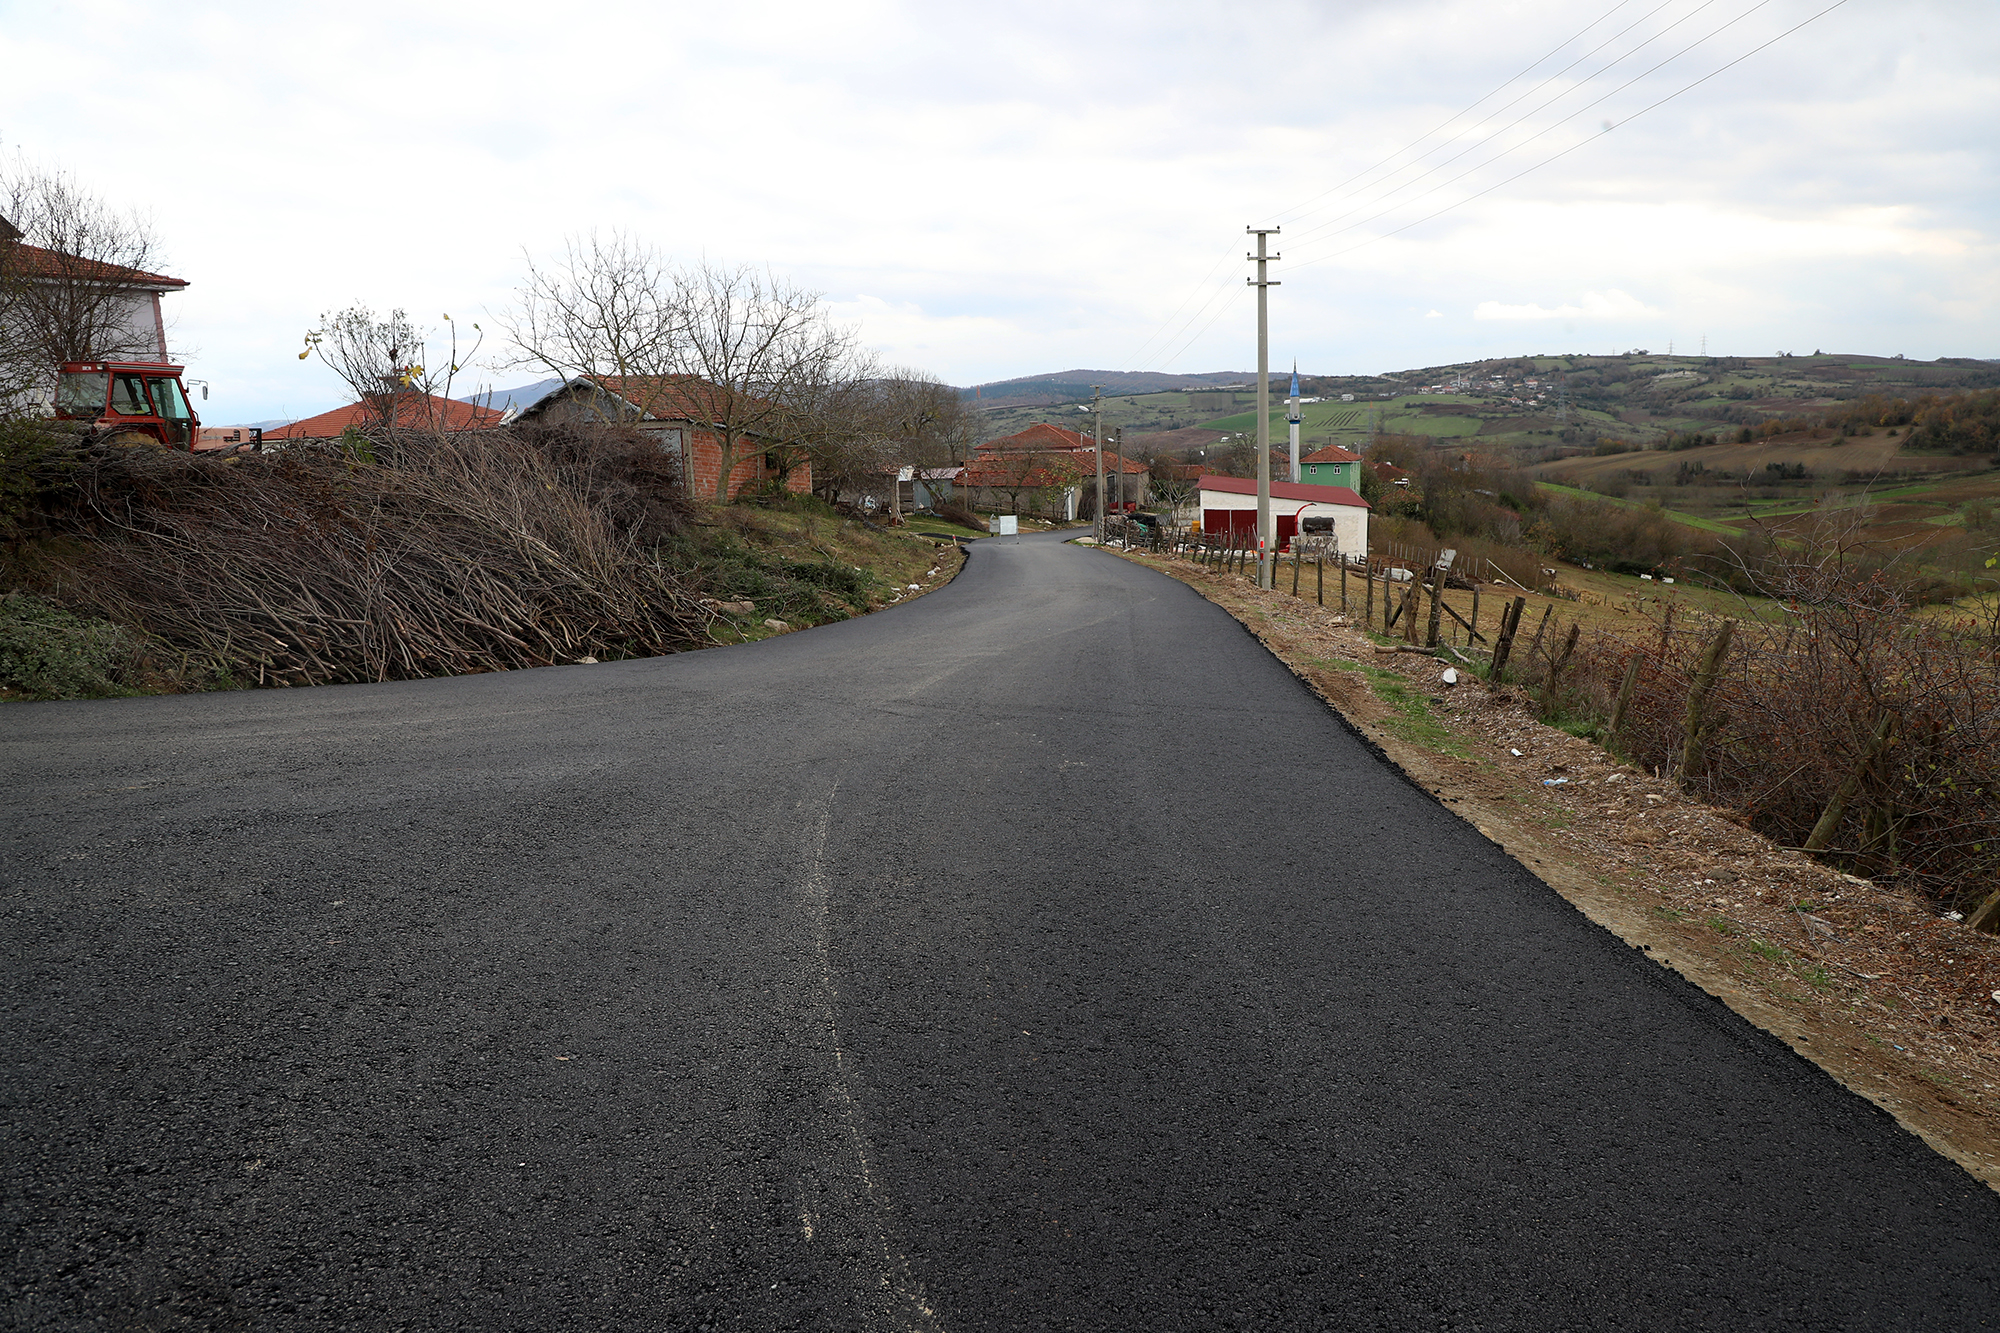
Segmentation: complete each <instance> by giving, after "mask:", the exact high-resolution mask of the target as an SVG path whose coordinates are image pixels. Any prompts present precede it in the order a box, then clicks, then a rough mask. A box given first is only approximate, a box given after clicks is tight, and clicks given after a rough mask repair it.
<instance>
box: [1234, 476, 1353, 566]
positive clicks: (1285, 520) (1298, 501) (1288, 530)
mask: <svg viewBox="0 0 2000 1333" xmlns="http://www.w3.org/2000/svg"><path fill="white" fill-rule="evenodd" d="M1196 484H1197V485H1198V486H1199V487H1200V492H1199V494H1200V505H1201V530H1202V531H1203V532H1244V533H1255V532H1256V530H1257V483H1256V482H1255V481H1254V480H1251V479H1249V478H1246V477H1215V476H1204V477H1203V478H1201V480H1200V481H1199V482H1197V483H1196ZM1271 517H1272V519H1273V520H1275V524H1276V527H1277V533H1276V536H1277V539H1278V545H1277V549H1279V550H1280V551H1282V550H1284V549H1285V548H1286V546H1288V545H1289V544H1290V543H1291V540H1292V537H1293V536H1294V534H1296V533H1297V532H1298V530H1299V524H1300V522H1301V521H1303V520H1305V519H1308V518H1330V519H1332V520H1333V533H1334V536H1335V537H1336V538H1338V539H1339V541H1340V553H1341V554H1342V555H1344V556H1351V557H1359V556H1365V555H1367V554H1368V502H1367V501H1366V500H1364V499H1362V498H1361V497H1360V496H1359V495H1357V494H1355V493H1354V492H1353V491H1351V490H1349V489H1348V488H1347V487H1345V486H1306V485H1302V484H1299V483H1297V482H1289V481H1274V482H1272V483H1271ZM1315 526H1317V525H1315Z"/></svg>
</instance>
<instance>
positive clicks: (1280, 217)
mask: <svg viewBox="0 0 2000 1333" xmlns="http://www.w3.org/2000/svg"><path fill="white" fill-rule="evenodd" d="M1631 3H1632V0H1618V3H1617V4H1615V5H1613V6H1612V7H1611V8H1610V9H1607V10H1606V11H1604V13H1602V14H1600V15H1598V16H1597V17H1596V18H1594V19H1592V20H1591V21H1590V22H1588V23H1586V24H1584V25H1583V26H1582V27H1581V28H1579V29H1577V30H1576V31H1575V32H1574V33H1572V34H1571V35H1570V36H1568V37H1565V38H1564V39H1563V40H1562V41H1560V42H1557V43H1556V44H1555V45H1554V46H1553V47H1551V48H1550V49H1549V51H1548V54H1547V55H1543V56H1540V57H1538V58H1537V59H1535V60H1532V61H1530V62H1529V63H1528V65H1527V66H1526V67H1525V68H1524V69H1522V70H1521V72H1520V73H1519V74H1515V75H1513V76H1511V77H1510V78H1507V79H1505V80H1502V81H1501V82H1500V83H1499V84H1496V85H1495V86H1494V88H1493V90H1492V91H1491V92H1489V93H1487V94H1486V95H1485V96H1484V97H1481V98H1479V99H1478V100H1476V101H1474V102H1472V103H1471V104H1470V105H1468V106H1466V107H1465V108H1464V109H1463V110H1461V111H1454V112H1453V113H1452V114H1451V115H1449V116H1446V117H1445V118H1444V119H1443V120H1441V121H1439V122H1438V123H1437V124H1436V125H1434V126H1432V127H1431V128H1430V129H1428V130H1425V131H1424V132H1423V133H1422V134H1419V135H1418V136H1417V137H1416V138H1414V139H1412V140H1410V141H1409V142H1408V143H1406V144H1404V145H1403V146H1402V147H1401V148H1398V149H1397V150H1396V151H1395V152H1393V153H1391V154H1389V155H1388V156H1387V157H1385V158H1383V159H1382V160H1381V161H1379V162H1377V163H1375V164H1374V166H1369V167H1363V168H1362V169H1361V170H1360V171H1357V172H1355V173H1354V174H1353V175H1352V176H1349V177H1348V178H1347V179H1346V180H1344V181H1341V182H1339V183H1338V184H1336V185H1333V186H1330V187H1329V188H1327V189H1325V190H1322V191H1321V192H1320V193H1318V194H1316V195H1314V196H1313V197H1312V198H1310V199H1308V200H1306V201H1305V202H1304V203H1302V204H1297V205H1294V206H1293V207H1291V208H1288V209H1286V210H1285V211H1284V212H1282V213H1278V214H1276V215H1274V217H1273V221H1277V222H1283V221H1284V220H1285V219H1286V218H1288V217H1291V216H1292V215H1293V214H1295V213H1299V212H1302V211H1304V210H1305V209H1307V208H1310V207H1311V206H1312V205H1314V204H1316V203H1318V202H1319V201H1320V200H1322V199H1324V198H1326V197H1327V196H1328V195H1330V194H1338V193H1339V192H1340V191H1342V190H1344V189H1346V188H1347V187H1348V186H1349V185H1352V184H1353V183H1354V182H1355V181H1357V180H1359V179H1361V178H1362V177H1363V176H1366V175H1367V174H1368V173H1369V172H1371V171H1374V170H1376V169H1377V168H1379V167H1383V166H1386V165H1387V164H1389V163H1390V162H1393V161H1395V160H1396V159H1397V158H1398V157H1401V156H1402V155H1403V154H1404V153H1407V152H1409V151H1410V150H1411V149H1412V148H1415V147H1416V146H1417V145H1418V144H1420V143H1422V142H1423V141H1424V140H1426V139H1428V138H1430V137H1431V136H1432V135H1433V134H1436V133H1437V132H1438V131H1439V130H1441V129H1443V128H1444V127H1445V126H1447V125H1449V124H1451V123H1452V122H1453V121H1454V120H1457V119H1458V118H1459V117H1460V116H1463V115H1466V114H1468V113H1470V112H1471V111H1472V110H1473V109H1474V108H1476V107H1478V106H1479V104H1480V103H1481V102H1484V101H1486V100H1487V99H1488V98H1492V97H1497V96H1499V94H1500V93H1501V92H1502V91H1504V90H1505V89H1506V87H1507V85H1508V84H1511V83H1513V82H1514V81H1515V80H1517V79H1520V78H1522V77H1524V76H1525V75H1526V74H1527V73H1528V71H1529V70H1532V69H1533V68H1534V67H1535V66H1536V65H1539V64H1541V63H1542V61H1544V60H1547V59H1549V57H1550V56H1553V55H1555V53H1556V52H1557V51H1560V50H1562V49H1563V48H1564V47H1565V46H1568V45H1569V44H1570V43H1571V42H1573V41H1575V40H1576V39H1577V38H1579V37H1581V36H1583V34H1585V33H1586V32H1589V31H1590V30H1591V29H1592V28H1594V27H1596V26H1597V25H1598V24H1600V23H1602V22H1604V20H1606V19H1608V18H1610V17H1611V16H1612V15H1613V14H1616V13H1617V12H1618V11H1619V10H1621V9H1623V8H1625V6H1626V5H1629V4H1631ZM1660 8H1665V5H1662V6H1661V7H1660ZM1652 12H1653V13H1658V12H1659V10H1658V9H1655V10H1653V11H1652ZM1641 21H1642V22H1643V21H1644V20H1643V19H1642V20H1641ZM1625 31H1630V29H1626V30H1625ZM1613 40H1615V38H1614V39H1613ZM1482 123H1483V122H1482ZM1472 128H1474V129H1477V128H1478V126H1477V125H1475V126H1473V127H1472ZM1461 132H1462V131H1461Z"/></svg>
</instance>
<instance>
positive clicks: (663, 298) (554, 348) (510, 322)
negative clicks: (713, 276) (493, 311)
mask: <svg viewBox="0 0 2000 1333" xmlns="http://www.w3.org/2000/svg"><path fill="white" fill-rule="evenodd" d="M677 288H678V284H677V283H676V282H675V278H674V274H673V272H672V270H671V269H670V268H669V266H668V265H667V263H666V262H665V261H664V260H663V259H661V258H660V256H659V255H658V254H657V253H655V252H654V251H653V249H652V248H651V247H650V246H647V245H645V244H644V243H643V242H641V241H638V240H636V239H634V238H632V237H630V236H628V235H626V234H625V233H623V232H616V231H614V232H611V233H609V234H608V235H599V234H598V233H596V232H592V233H591V234H590V235H589V236H573V237H571V238H570V239H569V240H568V241H567V242H566V243H565V245H564V249H563V254H562V256H561V258H559V259H556V260H554V261H551V262H549V263H547V264H537V263H536V262H535V261H534V259H533V258H532V257H531V258H530V259H529V260H528V280H527V281H526V282H525V283H523V284H522V286H521V290H520V295H519V302H518V304H517V306H516V307H515V308H514V309H513V310H511V311H509V312H507V313H506V314H505V315H503V316H502V317H501V326H502V328H503V329H505V331H506V333H507V336H508V337H509V338H510V339H511V340H512V341H513V343H514V346H515V347H516V348H518V349H519V350H520V357H519V359H518V360H517V361H516V362H515V364H517V365H529V366H536V367H538V368H540V369H542V370H546V371H548V372H550V373H551V374H553V375H557V376H560V377H562V378H563V379H575V378H577V377H578V376H584V375H588V376H593V377H596V376H616V377H618V378H620V379H623V380H628V381H634V382H637V381H640V380H644V379H653V380H663V379H664V378H666V377H668V376H672V375H676V374H679V373H681V371H682V370H683V367H682V365H681V357H680V353H681V350H682V344H683V341H684V339H683V337H682V329H683V324H684V319H685V316H684V312H683V311H682V310H681V309H680V307H679V306H678V305H677V304H676V301H675V298H676V296H677V294H678V290H677ZM621 410H623V409H621Z"/></svg>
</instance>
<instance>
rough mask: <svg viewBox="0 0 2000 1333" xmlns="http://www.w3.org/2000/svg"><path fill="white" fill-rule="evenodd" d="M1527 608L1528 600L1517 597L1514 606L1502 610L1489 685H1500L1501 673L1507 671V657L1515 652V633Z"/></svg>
mask: <svg viewBox="0 0 2000 1333" xmlns="http://www.w3.org/2000/svg"><path fill="white" fill-rule="evenodd" d="M1527 606H1528V599H1527V598H1525V597H1516V598H1515V599H1514V600H1513V602H1512V604H1510V605H1508V606H1506V607H1503V608H1502V609H1501V612H1500V637H1499V638H1498V639H1497V640H1496V641H1495V642H1494V644H1493V665H1492V666H1490V667H1488V668H1487V671H1486V679H1487V682H1488V683H1489V684H1493V685H1498V684H1499V683H1500V675H1501V673H1502V672H1504V671H1505V670H1506V669H1507V655H1508V654H1509V653H1512V652H1513V651H1514V632H1515V631H1516V630H1518V629H1520V628H1521V612H1523V611H1524V610H1526V609H1527Z"/></svg>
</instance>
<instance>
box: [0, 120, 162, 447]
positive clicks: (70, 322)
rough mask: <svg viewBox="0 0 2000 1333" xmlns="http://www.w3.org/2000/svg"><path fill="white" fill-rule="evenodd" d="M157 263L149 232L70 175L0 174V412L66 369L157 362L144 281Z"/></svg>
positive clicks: (3, 170) (9, 170)
mask: <svg viewBox="0 0 2000 1333" xmlns="http://www.w3.org/2000/svg"><path fill="white" fill-rule="evenodd" d="M160 264H161V258H160V253H159V245H158V242H157V241H156V240H155V239H154V236H153V231H152V228H151V227H150V226H149V225H148V224H147V222H146V221H145V220H144V219H143V218H141V217H140V216H139V215H138V214H136V213H120V212H118V211H116V210H114V209H113V208H112V207H111V206H110V205H108V204H106V203H104V202H103V201H102V200H101V199H99V198H97V197H96V196H95V195H93V194H91V193H90V192H89V191H87V190H86V189H84V187H83V186H82V185H80V184H78V182H77V180H76V178H75V177H73V176H71V175H69V174H68V173H66V172H61V171H51V170H45V169H42V168H39V167H35V166H33V165H31V164H30V163H29V162H28V161H27V160H26V159H25V158H21V157H18V156H17V157H16V158H14V159H13V161H11V162H9V163H7V164H5V165H4V166H0V409H5V408H6V407H7V406H8V405H9V404H14V405H16V406H19V405H21V404H22V403H23V401H24V400H25V399H26V398H27V397H29V396H37V397H39V396H41V391H45V390H46V389H47V388H48V386H50V385H52V384H53V383H54V381H55V368H56V367H57V366H58V365H60V364H61V363H63V362H65V361H99V360H107V359H113V358H119V357H147V358H150V357H152V356H156V355H158V347H159V336H160V335H159V327H158V325H157V324H156V323H155V322H154V318H153V307H152V301H151V299H150V294H148V295H147V296H145V297H141V296H140V295H139V293H141V292H143V291H145V290H146V287H145V285H144V283H143V282H142V281H140V280H143V279H148V278H151V279H156V280H157V279H158V277H159V275H158V274H157V273H156V272H155V271H154V270H156V269H157V268H158V267H159V266H160Z"/></svg>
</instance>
